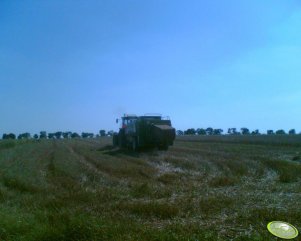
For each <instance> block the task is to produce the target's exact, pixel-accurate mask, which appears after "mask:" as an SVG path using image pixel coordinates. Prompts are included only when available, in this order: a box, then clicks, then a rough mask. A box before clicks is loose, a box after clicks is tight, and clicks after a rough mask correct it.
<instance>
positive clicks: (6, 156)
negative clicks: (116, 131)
mask: <svg viewBox="0 0 301 241" xmlns="http://www.w3.org/2000/svg"><path fill="white" fill-rule="evenodd" d="M300 200H301V136H300V135H296V136H272V137H270V136H254V137H252V136H250V137H248V136H239V137H235V136H218V137H215V136H210V137H208V136H206V137H178V138H177V140H176V141H175V143H174V146H172V147H170V148H169V150H168V151H166V152H164V151H157V150H153V151H151V150H148V151H146V152H140V153H133V152H131V151H120V150H116V149H113V148H112V147H111V139H110V138H108V137H105V138H99V139H73V140H40V141H32V140H30V141H0V240H22V241H23V240H24V241H25V240H26V241H30V240H39V241H40V240H44V241H50V240H53V241H58V240H66V241H67V240H70V241H71V240H114V241H116V240H132V241H134V240H135V241H136V240H190V241H192V240H195V241H196V240H214V241H216V240H264V241H266V240H277V239H276V238H274V237H273V236H272V235H270V234H269V233H268V231H267V229H266V225H267V223H268V222H270V221H273V220H282V221H286V222H290V223H292V224H294V225H295V226H296V227H297V228H298V229H299V230H300V229H301V201H300ZM295 240H298V238H297V239H295Z"/></svg>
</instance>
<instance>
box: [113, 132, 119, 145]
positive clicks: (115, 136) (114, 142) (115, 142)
mask: <svg viewBox="0 0 301 241" xmlns="http://www.w3.org/2000/svg"><path fill="white" fill-rule="evenodd" d="M113 146H114V147H116V146H118V134H114V135H113Z"/></svg>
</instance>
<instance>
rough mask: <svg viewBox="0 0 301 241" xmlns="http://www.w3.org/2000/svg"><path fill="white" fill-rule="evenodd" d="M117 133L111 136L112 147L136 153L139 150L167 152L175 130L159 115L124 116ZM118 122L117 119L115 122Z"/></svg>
mask: <svg viewBox="0 0 301 241" xmlns="http://www.w3.org/2000/svg"><path fill="white" fill-rule="evenodd" d="M121 120H122V125H121V128H120V129H119V133H114V135H113V145H114V146H115V147H116V146H118V147H119V148H128V149H132V150H133V151H138V150H139V149H141V148H155V147H158V149H159V150H167V149H168V146H170V145H173V141H174V139H175V129H174V128H173V127H172V126H171V121H170V120H169V118H162V117H161V116H160V115H144V116H136V115H124V116H123V117H121ZM116 122H118V119H117V120H116Z"/></svg>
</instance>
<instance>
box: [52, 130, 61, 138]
mask: <svg viewBox="0 0 301 241" xmlns="http://www.w3.org/2000/svg"><path fill="white" fill-rule="evenodd" d="M62 134H63V132H61V131H57V132H55V133H54V136H55V138H56V139H61V137H62Z"/></svg>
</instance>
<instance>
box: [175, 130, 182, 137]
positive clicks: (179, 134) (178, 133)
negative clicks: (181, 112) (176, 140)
mask: <svg viewBox="0 0 301 241" xmlns="http://www.w3.org/2000/svg"><path fill="white" fill-rule="evenodd" d="M176 134H177V136H183V135H184V131H181V130H177V131H176Z"/></svg>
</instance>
